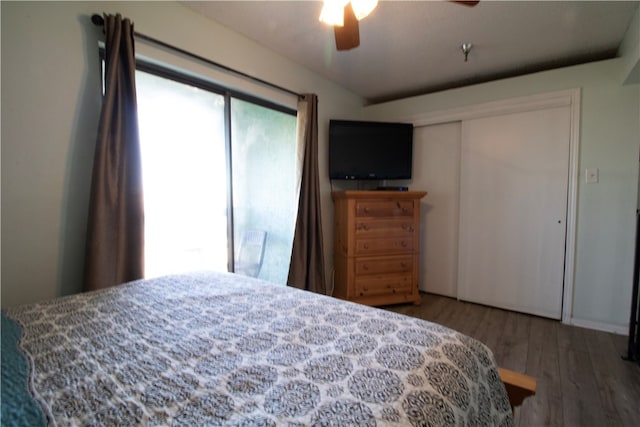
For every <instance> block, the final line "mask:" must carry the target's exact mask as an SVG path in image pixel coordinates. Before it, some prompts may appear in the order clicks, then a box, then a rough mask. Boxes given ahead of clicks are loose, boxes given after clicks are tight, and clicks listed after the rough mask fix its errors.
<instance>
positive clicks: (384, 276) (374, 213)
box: [332, 191, 427, 305]
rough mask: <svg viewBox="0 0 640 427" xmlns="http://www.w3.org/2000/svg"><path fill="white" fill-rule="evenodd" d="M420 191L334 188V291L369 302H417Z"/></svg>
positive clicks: (423, 194) (424, 193)
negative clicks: (335, 190)
mask: <svg viewBox="0 0 640 427" xmlns="http://www.w3.org/2000/svg"><path fill="white" fill-rule="evenodd" d="M426 194H427V193H426V192H424V191H337V192H334V193H333V194H332V195H333V200H334V205H335V214H334V268H335V273H334V292H333V295H334V296H336V297H338V298H342V299H346V300H350V301H354V302H359V303H362V304H367V305H388V304H397V303H406V302H412V303H416V304H417V303H419V302H420V295H419V293H418V270H419V269H418V259H419V256H418V255H419V253H420V199H421V198H422V197H424V196H425V195H426Z"/></svg>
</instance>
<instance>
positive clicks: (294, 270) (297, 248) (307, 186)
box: [287, 94, 326, 294]
mask: <svg viewBox="0 0 640 427" xmlns="http://www.w3.org/2000/svg"><path fill="white" fill-rule="evenodd" d="M298 127H299V129H298V135H299V138H301V139H302V141H299V143H302V144H304V154H303V163H302V181H301V183H300V197H299V201H298V217H297V219H296V228H295V234H294V237H293V250H292V252H291V264H290V266H289V277H288V279H287V283H288V284H289V286H293V287H296V288H300V289H305V290H308V291H312V292H316V293H320V294H325V293H326V285H325V277H324V252H323V249H322V218H321V215H320V185H319V179H318V97H317V96H316V95H314V94H306V95H304V96H301V97H300V99H299V100H298Z"/></svg>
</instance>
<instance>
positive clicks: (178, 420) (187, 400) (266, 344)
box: [2, 273, 513, 426]
mask: <svg viewBox="0 0 640 427" xmlns="http://www.w3.org/2000/svg"><path fill="white" fill-rule="evenodd" d="M4 314H6V315H7V316H8V318H10V319H12V320H14V321H16V322H17V324H18V325H19V326H20V329H21V333H22V336H21V339H20V342H19V347H20V350H21V352H22V354H24V356H25V357H26V360H27V361H28V365H29V366H28V373H29V378H28V379H27V378H25V379H23V380H22V383H21V384H22V385H23V386H24V387H25V389H28V391H29V393H30V395H31V397H33V399H34V400H35V401H36V402H37V403H38V405H39V408H40V409H41V411H42V413H43V414H44V417H46V422H47V423H48V424H49V425H60V426H66V425H101V426H105V425H185V426H195V425H232V426H280V425H287V426H311V425H314V426H316V425H317V426H348V425H352V426H375V425H414V426H441V425H442V426H444V425H464V426H474V425H477V426H488V425H495V426H509V425H512V424H513V418H512V414H511V408H510V406H509V401H508V398H507V394H506V392H505V388H504V385H503V383H502V381H501V380H500V377H499V375H498V370H497V367H496V364H495V362H494V359H493V356H492V354H491V352H490V351H489V350H488V349H487V348H486V347H485V346H484V345H483V344H481V343H479V342H478V341H476V340H474V339H472V338H470V337H467V336H464V335H462V334H459V333H457V332H455V331H453V330H450V329H447V328H444V327H442V326H439V325H437V324H434V323H430V322H426V321H423V320H419V319H415V318H411V317H407V316H404V315H399V314H396V313H391V312H388V311H384V310H381V309H376V308H371V307H365V306H362V305H357V304H353V303H349V302H346V301H341V300H338V299H334V298H330V297H326V296H321V295H317V294H313V293H310V292H305V291H300V290H297V289H293V288H289V287H284V286H277V285H273V284H269V283H266V282H263V281H259V280H256V279H252V278H248V277H244V276H239V275H234V274H226V273H194V274H189V275H176V276H167V277H162V278H158V279H150V280H140V281H136V282H131V283H128V284H125V285H121V286H118V287H114V288H111V289H108V290H104V291H97V292H90V293H84V294H78V295H73V296H69V297H64V298H58V299H55V300H51V301H47V302H43V303H39V304H32V305H27V306H22V307H16V308H11V309H8V310H6V313H4ZM2 332H3V339H4V333H5V325H4V322H3V331H2ZM4 363H5V354H4V342H3V402H2V405H3V416H4V415H5V409H6V410H7V411H8V410H9V408H10V406H11V405H12V404H13V403H15V404H21V403H22V402H20V401H16V402H5V397H6V396H5V390H4V387H5V383H4V381H5V378H4V370H5V368H6V367H5V366H4ZM11 387H13V388H15V387H17V386H16V385H15V384H14V385H13V386H11ZM11 396H13V393H11ZM5 404H6V407H5ZM14 413H16V414H20V412H19V411H18V412H15V411H14Z"/></svg>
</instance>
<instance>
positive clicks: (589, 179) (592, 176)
mask: <svg viewBox="0 0 640 427" xmlns="http://www.w3.org/2000/svg"><path fill="white" fill-rule="evenodd" d="M598 175H599V171H598V168H587V169H586V170H585V172H584V180H585V182H586V183H587V184H597V183H598Z"/></svg>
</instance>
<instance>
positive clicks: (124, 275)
mask: <svg viewBox="0 0 640 427" xmlns="http://www.w3.org/2000/svg"><path fill="white" fill-rule="evenodd" d="M104 31H105V52H106V60H105V93H104V96H103V99H102V112H101V115H100V124H99V127H98V137H97V142H96V151H95V157H94V164H93V176H92V181H91V199H90V202H89V219H88V225H87V248H86V259H85V272H84V273H85V277H84V279H85V280H84V289H85V290H95V289H102V288H106V287H109V286H114V285H117V284H120V283H123V282H127V281H130V280H134V279H139V278H142V277H143V275H144V270H143V269H144V252H143V251H144V210H143V198H142V171H141V160H140V142H139V137H138V113H137V105H136V85H135V69H136V66H135V54H134V43H133V33H134V31H133V24H132V23H131V21H130V20H129V19H123V18H122V17H121V16H120V15H119V14H118V15H115V16H114V15H106V14H105V15H104Z"/></svg>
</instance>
